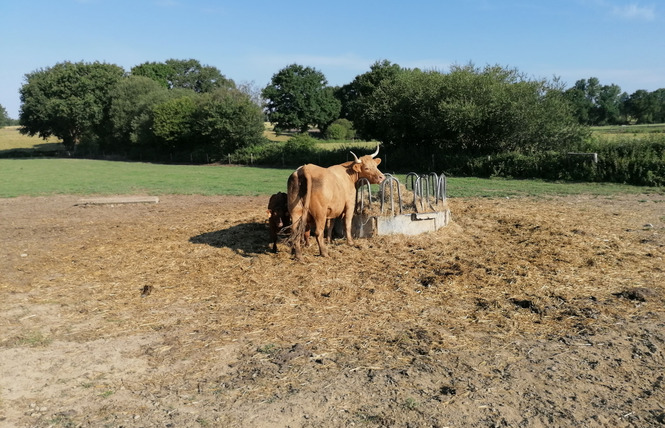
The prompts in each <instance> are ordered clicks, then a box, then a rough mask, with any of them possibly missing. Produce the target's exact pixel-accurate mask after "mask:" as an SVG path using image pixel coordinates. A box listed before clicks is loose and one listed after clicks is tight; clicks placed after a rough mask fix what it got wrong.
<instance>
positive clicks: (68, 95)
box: [19, 62, 125, 150]
mask: <svg viewBox="0 0 665 428" xmlns="http://www.w3.org/2000/svg"><path fill="white" fill-rule="evenodd" d="M124 74H125V71H124V70H123V69H122V68H121V67H119V66H117V65H113V64H105V63H99V62H94V63H84V62H78V63H71V62H62V63H58V64H56V65H55V66H53V67H48V68H44V69H40V70H37V71H34V72H32V73H29V74H26V76H25V77H26V83H25V84H24V85H23V86H22V87H21V89H20V96H21V102H22V105H21V111H20V114H19V120H20V124H21V125H22V128H21V130H20V132H21V133H23V134H27V135H31V136H34V135H39V136H40V137H41V138H44V139H46V138H48V137H50V136H55V137H57V138H60V139H61V140H62V142H63V144H64V146H65V148H66V149H67V150H75V148H76V145H77V144H79V143H80V142H81V141H82V140H83V139H89V140H91V141H92V140H98V139H99V138H100V136H103V135H104V134H105V132H106V130H105V127H106V126H107V125H108V112H109V107H110V99H111V97H110V93H111V92H112V91H113V89H114V88H115V86H116V84H117V83H118V82H119V81H120V80H121V79H122V77H123V75H124Z"/></svg>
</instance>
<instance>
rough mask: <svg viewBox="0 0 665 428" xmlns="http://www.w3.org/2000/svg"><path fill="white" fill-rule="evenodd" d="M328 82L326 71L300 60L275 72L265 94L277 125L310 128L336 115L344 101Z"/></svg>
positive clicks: (264, 96)
mask: <svg viewBox="0 0 665 428" xmlns="http://www.w3.org/2000/svg"><path fill="white" fill-rule="evenodd" d="M327 85H328V81H327V80H326V78H325V76H324V75H323V73H321V72H320V71H318V70H316V69H314V68H311V67H303V66H301V65H298V64H292V65H289V66H287V67H285V68H283V69H282V70H280V71H279V72H278V73H276V74H275V75H273V76H272V80H271V82H270V84H269V85H268V86H266V87H265V88H264V89H263V91H262V96H263V98H264V99H266V100H267V102H266V105H265V107H266V109H267V113H268V117H269V120H270V121H271V122H273V123H274V124H275V129H276V130H278V131H280V130H286V129H294V128H295V129H299V130H300V131H301V132H307V130H308V129H309V127H310V126H318V127H321V128H325V126H326V125H327V124H329V123H330V122H332V121H333V120H335V119H337V118H338V117H339V113H340V109H341V103H340V102H339V100H337V99H336V98H335V96H334V94H333V89H332V88H331V87H328V86H327Z"/></svg>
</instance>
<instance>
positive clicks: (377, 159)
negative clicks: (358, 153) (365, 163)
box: [374, 158, 381, 166]
mask: <svg viewBox="0 0 665 428" xmlns="http://www.w3.org/2000/svg"><path fill="white" fill-rule="evenodd" d="M374 162H375V163H376V166H379V164H380V163H381V158H374Z"/></svg>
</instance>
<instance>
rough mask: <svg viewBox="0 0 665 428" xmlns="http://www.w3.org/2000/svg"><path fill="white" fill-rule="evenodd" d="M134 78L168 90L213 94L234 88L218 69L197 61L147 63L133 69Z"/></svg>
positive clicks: (175, 60)
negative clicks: (220, 89)
mask: <svg viewBox="0 0 665 428" xmlns="http://www.w3.org/2000/svg"><path fill="white" fill-rule="evenodd" d="M131 74H132V75H134V76H144V77H148V78H150V79H153V80H154V81H156V82H158V83H159V84H160V85H162V86H164V87H166V88H168V89H176V88H182V89H191V90H193V91H194V92H199V93H203V92H211V91H213V90H215V89H218V88H234V87H235V83H234V82H233V80H230V79H227V78H226V77H225V76H224V75H223V74H222V73H221V72H220V71H219V70H218V69H217V68H215V67H212V66H208V65H201V63H200V62H199V61H197V60H195V59H188V60H179V59H169V60H166V62H163V63H158V62H146V63H143V64H140V65H137V66H135V67H133V68H132V70H131Z"/></svg>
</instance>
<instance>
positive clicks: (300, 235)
mask: <svg viewBox="0 0 665 428" xmlns="http://www.w3.org/2000/svg"><path fill="white" fill-rule="evenodd" d="M289 186H290V188H289V193H291V192H294V193H296V194H297V195H298V196H297V198H296V200H297V203H302V215H301V217H300V219H298V221H297V223H293V224H292V225H291V237H290V238H289V244H291V246H293V244H294V243H295V242H302V241H303V239H304V237H305V230H306V229H307V218H308V217H309V204H310V199H311V189H312V177H311V176H310V174H309V173H308V172H307V168H306V167H304V166H303V167H300V168H299V169H298V171H296V180H295V182H294V183H289ZM291 186H293V187H294V188H291ZM294 202H295V201H289V205H291V204H293V203H294Z"/></svg>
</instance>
